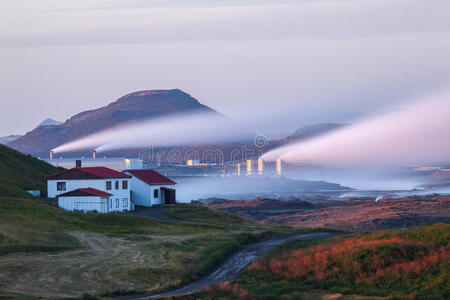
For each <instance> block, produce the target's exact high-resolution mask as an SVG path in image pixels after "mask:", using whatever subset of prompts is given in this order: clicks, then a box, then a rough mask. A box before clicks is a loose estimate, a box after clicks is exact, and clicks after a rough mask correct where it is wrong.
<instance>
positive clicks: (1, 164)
mask: <svg viewBox="0 0 450 300" xmlns="http://www.w3.org/2000/svg"><path fill="white" fill-rule="evenodd" d="M61 170H62V169H61V168H56V167H54V166H52V165H50V164H48V163H46V162H43V161H41V160H39V159H36V158H34V157H32V156H31V155H25V154H22V153H20V152H18V151H15V150H13V149H11V148H9V147H6V146H4V145H0V196H3V197H28V194H27V193H26V192H25V190H40V191H41V194H42V195H45V194H46V192H47V186H46V181H45V178H46V177H47V176H49V175H51V174H53V173H57V172H59V171H61Z"/></svg>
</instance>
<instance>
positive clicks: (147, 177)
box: [124, 170, 177, 185]
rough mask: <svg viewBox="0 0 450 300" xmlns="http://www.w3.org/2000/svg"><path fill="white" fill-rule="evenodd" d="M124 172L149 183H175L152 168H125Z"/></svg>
mask: <svg viewBox="0 0 450 300" xmlns="http://www.w3.org/2000/svg"><path fill="white" fill-rule="evenodd" d="M124 172H125V173H129V174H131V175H133V176H135V177H137V178H139V179H140V180H142V181H143V182H145V183H148V184H150V185H163V184H177V183H176V182H175V181H173V180H171V179H169V178H167V177H166V176H164V175H162V174H160V173H158V172H156V171H153V170H125V171H124Z"/></svg>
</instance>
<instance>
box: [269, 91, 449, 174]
mask: <svg viewBox="0 0 450 300" xmlns="http://www.w3.org/2000/svg"><path fill="white" fill-rule="evenodd" d="M449 113H450V93H444V94H439V95H435V96H431V97H427V98H424V99H422V100H421V101H419V102H412V103H410V104H409V105H407V106H404V107H401V108H397V109H393V110H391V111H390V112H388V113H384V114H381V115H378V116H375V117H371V118H367V119H365V120H361V121H359V122H356V123H355V124H353V125H349V126H346V127H344V128H342V129H339V130H336V131H333V132H331V133H329V134H327V135H323V136H320V137H317V138H315V139H312V140H308V141H305V142H298V143H294V144H290V145H286V146H282V147H279V148H277V149H274V150H272V151H269V152H268V153H266V154H264V155H263V159H265V160H267V161H273V160H275V159H277V158H281V159H282V160H283V161H284V162H287V163H294V164H295V163H305V162H306V163H313V164H319V165H326V166H335V167H343V166H393V165H421V164H432V163H438V164H439V163H448V162H450V115H449Z"/></svg>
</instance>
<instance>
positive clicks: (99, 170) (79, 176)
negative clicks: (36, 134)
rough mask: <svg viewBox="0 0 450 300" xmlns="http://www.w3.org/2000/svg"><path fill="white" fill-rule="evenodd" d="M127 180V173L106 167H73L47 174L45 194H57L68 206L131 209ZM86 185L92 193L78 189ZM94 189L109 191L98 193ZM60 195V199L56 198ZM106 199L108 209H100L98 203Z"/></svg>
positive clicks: (72, 207)
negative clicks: (50, 174) (46, 191)
mask: <svg viewBox="0 0 450 300" xmlns="http://www.w3.org/2000/svg"><path fill="white" fill-rule="evenodd" d="M130 180H131V176H130V175H127V174H125V173H122V172H118V171H115V170H112V169H109V168H105V167H87V168H81V167H79V168H73V169H70V170H65V171H63V172H60V173H57V174H54V175H52V176H49V177H47V190H48V197H49V198H58V204H59V205H60V207H61V208H64V209H68V210H82V211H90V210H97V211H99V212H122V211H130V210H132V209H133V208H134V206H133V204H132V201H131V189H130ZM88 188H90V189H92V190H89V191H88V193H89V192H91V193H93V194H94V195H88V196H87V195H86V190H81V191H80V189H88ZM93 190H96V191H99V192H105V193H107V194H109V195H104V194H103V195H100V193H98V192H93ZM95 193H97V194H96V195H95ZM60 196H62V198H63V199H59V197H60ZM93 197H97V198H96V199H94V198H93ZM98 197H100V199H98ZM106 200H107V201H108V205H107V209H103V204H98V203H99V202H101V203H104V202H105V201H106ZM69 202H70V203H71V204H69ZM94 203H96V204H94ZM99 209H100V210H99Z"/></svg>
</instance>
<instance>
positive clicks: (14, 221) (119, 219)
mask: <svg viewBox="0 0 450 300" xmlns="http://www.w3.org/2000/svg"><path fill="white" fill-rule="evenodd" d="M187 210H188V211H189V212H190V214H191V215H193V219H189V217H187V216H186V215H184V212H185V211H187ZM195 211H198V217H204V218H205V219H204V220H203V223H199V222H197V221H198V219H197V215H196V214H194V213H193V212H195ZM172 214H174V215H178V214H180V215H183V221H184V222H163V221H156V220H154V219H151V218H147V217H140V216H132V215H124V214H96V213H89V214H84V213H76V212H66V211H63V210H61V209H59V208H57V207H54V206H50V205H48V204H46V203H42V202H39V201H34V200H29V199H20V198H0V255H2V254H3V255H4V254H7V253H11V252H35V251H40V249H41V250H42V249H44V250H45V249H46V251H56V250H58V249H61V250H67V249H73V248H76V247H78V246H79V244H78V243H77V241H76V239H75V238H73V237H72V236H71V235H69V234H67V231H89V232H96V233H102V234H106V235H109V236H123V235H127V236H128V237H129V238H135V237H136V236H139V235H143V236H144V238H145V236H146V235H164V234H171V235H174V234H180V235H182V234H193V233H205V232H217V231H220V232H226V231H231V230H233V227H230V226H228V225H229V224H234V223H233V222H234V221H237V222H238V224H242V223H245V224H253V223H251V222H250V221H244V220H243V219H242V218H240V217H238V216H234V215H231V216H227V217H224V218H226V219H227V220H229V221H230V223H225V222H223V221H224V220H222V221H221V220H219V219H218V218H217V216H218V215H222V213H221V212H216V211H212V210H210V209H208V208H205V207H199V206H195V207H192V208H189V207H188V206H186V205H182V206H181V208H180V210H178V208H177V207H175V208H174V212H173V213H172ZM217 220H219V221H218V222H216V221H217ZM234 230H235V229H234Z"/></svg>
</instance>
